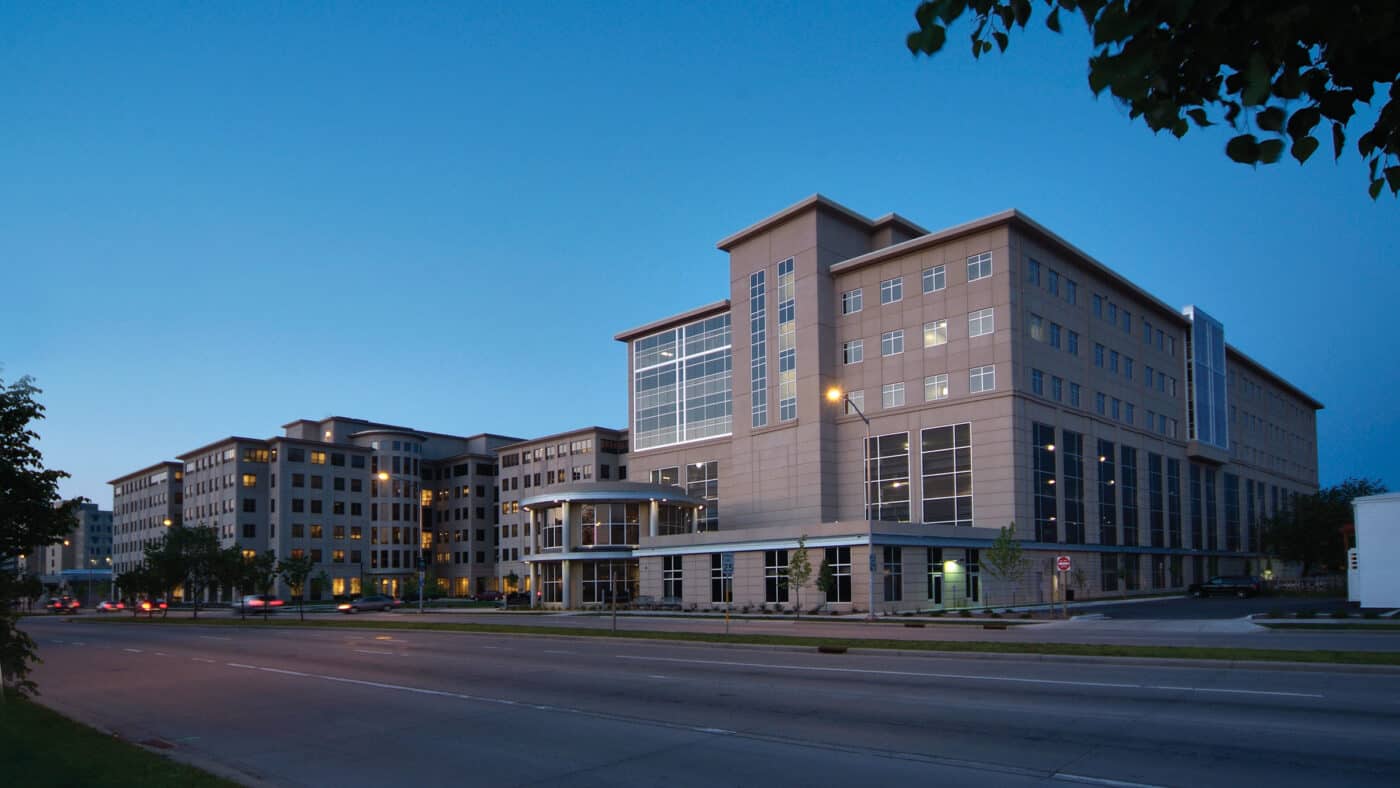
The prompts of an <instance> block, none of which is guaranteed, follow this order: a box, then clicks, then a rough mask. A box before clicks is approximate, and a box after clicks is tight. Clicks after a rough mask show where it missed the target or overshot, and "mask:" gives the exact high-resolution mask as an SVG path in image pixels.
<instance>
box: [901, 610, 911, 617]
mask: <svg viewBox="0 0 1400 788" xmlns="http://www.w3.org/2000/svg"><path fill="white" fill-rule="evenodd" d="M900 615H901V616H904V617H905V618H908V617H909V616H912V615H914V611H912V610H906V611H904V612H903V613H900Z"/></svg>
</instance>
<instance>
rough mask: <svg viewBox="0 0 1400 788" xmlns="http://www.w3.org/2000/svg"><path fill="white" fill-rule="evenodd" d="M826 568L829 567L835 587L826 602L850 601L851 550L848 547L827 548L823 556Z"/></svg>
mask: <svg viewBox="0 0 1400 788" xmlns="http://www.w3.org/2000/svg"><path fill="white" fill-rule="evenodd" d="M823 558H824V560H825V562H826V564H827V566H829V567H831V577H832V580H834V581H835V587H834V588H833V589H832V591H831V593H830V594H829V595H828V596H827V598H826V601H827V602H850V601H851V548H849V547H828V548H826V552H825V555H824V556H823Z"/></svg>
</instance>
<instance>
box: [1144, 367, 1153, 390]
mask: <svg viewBox="0 0 1400 788" xmlns="http://www.w3.org/2000/svg"><path fill="white" fill-rule="evenodd" d="M1142 380H1143V382H1144V383H1146V384H1147V387H1148V388H1152V367H1144V368H1143V373H1142Z"/></svg>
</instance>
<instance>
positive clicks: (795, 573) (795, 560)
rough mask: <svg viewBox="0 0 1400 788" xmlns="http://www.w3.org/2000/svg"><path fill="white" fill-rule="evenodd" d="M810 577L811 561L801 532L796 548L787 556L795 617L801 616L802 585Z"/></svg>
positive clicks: (799, 617)
mask: <svg viewBox="0 0 1400 788" xmlns="http://www.w3.org/2000/svg"><path fill="white" fill-rule="evenodd" d="M811 579H812V562H811V560H810V559H808V558H807V535H806V534H803V535H802V536H799V537H798V538H797V549H796V550H793V551H792V555H791V556H789V557H788V565H787V582H788V586H789V587H791V588H792V589H793V590H794V591H795V592H796V594H797V596H796V598H795V602H794V604H793V609H794V610H796V611H797V618H798V619H799V620H800V619H801V618H802V586H805V585H807V582H808V581H810V580H811Z"/></svg>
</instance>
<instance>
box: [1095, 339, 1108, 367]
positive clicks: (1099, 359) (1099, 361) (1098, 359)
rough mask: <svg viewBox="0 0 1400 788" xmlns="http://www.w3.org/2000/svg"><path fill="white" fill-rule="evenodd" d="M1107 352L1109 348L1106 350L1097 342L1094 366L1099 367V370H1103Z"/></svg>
mask: <svg viewBox="0 0 1400 788" xmlns="http://www.w3.org/2000/svg"><path fill="white" fill-rule="evenodd" d="M1105 350H1107V348H1105V347H1104V346H1103V345H1100V344H1099V343H1097V342H1095V343H1094V366H1096V367H1098V368H1099V369H1103V357H1104V351H1105Z"/></svg>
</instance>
